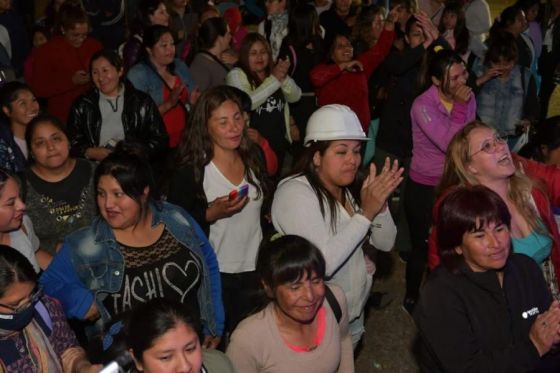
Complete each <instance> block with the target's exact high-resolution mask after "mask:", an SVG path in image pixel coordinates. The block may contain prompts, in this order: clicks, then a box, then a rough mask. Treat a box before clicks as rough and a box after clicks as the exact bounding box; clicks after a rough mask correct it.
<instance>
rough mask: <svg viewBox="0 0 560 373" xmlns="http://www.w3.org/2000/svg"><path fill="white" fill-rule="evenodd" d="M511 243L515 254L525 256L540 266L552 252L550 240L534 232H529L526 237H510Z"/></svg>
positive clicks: (547, 236)
mask: <svg viewBox="0 0 560 373" xmlns="http://www.w3.org/2000/svg"><path fill="white" fill-rule="evenodd" d="M511 242H512V244H513V251H514V252H515V253H519V254H525V255H527V256H529V257H531V258H533V259H534V260H535V262H537V263H538V264H542V263H543V262H544V261H545V260H546V258H548V257H549V256H550V252H551V250H552V238H551V237H550V236H549V235H547V234H541V233H538V232H536V231H533V232H531V234H529V235H528V236H527V237H523V238H515V237H512V238H511Z"/></svg>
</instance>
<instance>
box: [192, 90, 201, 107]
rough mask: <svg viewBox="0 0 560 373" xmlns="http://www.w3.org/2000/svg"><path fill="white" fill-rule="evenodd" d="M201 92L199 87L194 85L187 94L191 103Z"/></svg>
mask: <svg viewBox="0 0 560 373" xmlns="http://www.w3.org/2000/svg"><path fill="white" fill-rule="evenodd" d="M201 94H202V93H201V92H200V88H198V87H196V88H195V89H193V91H192V92H191V94H190V96H189V102H190V103H191V105H194V104H196V102H197V101H198V98H199V97H200V95H201Z"/></svg>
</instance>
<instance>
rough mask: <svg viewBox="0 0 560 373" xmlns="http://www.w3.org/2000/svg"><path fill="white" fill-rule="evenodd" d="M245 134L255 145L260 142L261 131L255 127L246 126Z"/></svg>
mask: <svg viewBox="0 0 560 373" xmlns="http://www.w3.org/2000/svg"><path fill="white" fill-rule="evenodd" d="M247 136H248V137H249V139H250V140H251V141H252V142H254V143H255V144H257V145H260V144H261V141H262V136H261V133H260V132H259V131H257V130H256V129H254V128H250V127H249V128H247Z"/></svg>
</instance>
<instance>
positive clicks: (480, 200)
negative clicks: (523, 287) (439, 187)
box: [436, 185, 511, 273]
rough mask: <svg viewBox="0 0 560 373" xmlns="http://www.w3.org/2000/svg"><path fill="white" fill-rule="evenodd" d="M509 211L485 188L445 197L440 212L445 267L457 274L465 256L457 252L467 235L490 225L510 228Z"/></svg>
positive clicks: (460, 190)
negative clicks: (502, 225)
mask: <svg viewBox="0 0 560 373" xmlns="http://www.w3.org/2000/svg"><path fill="white" fill-rule="evenodd" d="M510 222H511V215H510V213H509V210H508V207H507V206H506V204H505V202H504V201H503V200H502V198H501V197H500V196H499V195H498V194H496V192H494V191H492V190H490V189H488V188H487V187H485V186H483V185H475V186H461V187H457V189H455V190H453V191H451V192H450V193H449V194H448V195H447V196H445V197H444V199H443V201H442V202H441V205H440V206H439V210H438V220H437V222H436V227H437V239H438V250H439V254H440V256H441V262H442V264H443V265H444V266H445V267H446V268H447V269H448V270H449V271H450V272H453V273H457V272H458V270H459V267H460V265H461V263H463V256H462V255H459V254H457V252H456V250H455V248H457V247H459V246H461V244H462V243H463V236H464V234H465V233H468V232H473V231H476V230H479V229H481V228H483V227H484V226H485V225H487V224H489V223H495V224H505V225H507V227H508V228H509V227H510Z"/></svg>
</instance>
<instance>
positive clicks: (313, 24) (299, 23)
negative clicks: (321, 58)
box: [284, 3, 322, 50]
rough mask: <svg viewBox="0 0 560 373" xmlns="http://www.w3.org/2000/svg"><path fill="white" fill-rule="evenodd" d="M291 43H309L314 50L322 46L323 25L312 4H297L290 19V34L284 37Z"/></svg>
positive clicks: (298, 45)
mask: <svg viewBox="0 0 560 373" xmlns="http://www.w3.org/2000/svg"><path fill="white" fill-rule="evenodd" d="M284 39H285V40H286V42H287V43H288V44H289V45H293V46H296V47H305V46H307V45H308V44H309V43H311V45H312V46H313V49H314V50H319V49H320V48H321V46H322V45H321V43H322V38H321V26H320V25H319V16H317V11H316V10H315V7H314V6H313V5H311V4H306V3H300V4H297V5H296V6H295V7H294V8H293V9H292V10H291V11H290V17H289V20H288V34H287V35H286V37H285V38H284Z"/></svg>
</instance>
